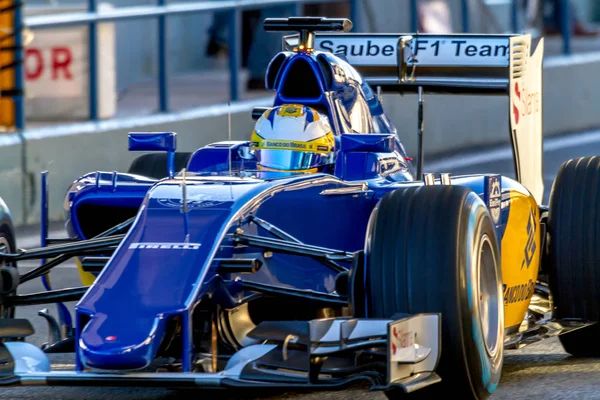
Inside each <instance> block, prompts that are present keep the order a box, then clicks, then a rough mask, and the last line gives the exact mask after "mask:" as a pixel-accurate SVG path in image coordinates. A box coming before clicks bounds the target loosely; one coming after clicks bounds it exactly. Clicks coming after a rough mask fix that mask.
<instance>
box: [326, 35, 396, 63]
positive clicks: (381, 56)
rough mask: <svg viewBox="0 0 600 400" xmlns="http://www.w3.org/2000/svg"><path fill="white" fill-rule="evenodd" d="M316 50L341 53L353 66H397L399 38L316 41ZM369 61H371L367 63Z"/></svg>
mask: <svg viewBox="0 0 600 400" xmlns="http://www.w3.org/2000/svg"><path fill="white" fill-rule="evenodd" d="M315 44H316V49H317V50H320V51H326V52H329V53H334V54H335V53H341V54H343V55H344V56H346V58H347V59H348V61H349V62H350V63H351V64H355V65H361V62H360V60H363V61H365V64H367V65H368V64H376V65H396V64H397V63H398V61H397V60H396V49H397V47H398V37H392V38H378V39H375V38H372V39H368V38H335V39H322V40H318V36H317V40H315ZM366 60H369V61H370V62H369V61H366Z"/></svg>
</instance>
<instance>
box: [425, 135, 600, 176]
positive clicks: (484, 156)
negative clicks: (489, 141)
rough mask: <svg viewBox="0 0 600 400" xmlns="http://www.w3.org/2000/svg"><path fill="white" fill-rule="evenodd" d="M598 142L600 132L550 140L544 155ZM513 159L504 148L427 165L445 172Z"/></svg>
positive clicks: (545, 143) (453, 157)
mask: <svg viewBox="0 0 600 400" xmlns="http://www.w3.org/2000/svg"><path fill="white" fill-rule="evenodd" d="M598 142H600V130H596V131H591V132H585V133H578V134H574V135H568V136H564V137H554V138H548V139H546V140H545V141H544V153H548V152H552V151H557V150H562V149H566V148H569V147H579V146H583V145H586V144H591V143H598ZM512 157H513V155H512V150H511V149H510V147H503V148H501V149H495V150H489V151H483V152H476V153H473V154H459V155H456V156H451V157H448V158H444V159H442V160H439V161H434V162H431V163H429V164H428V165H427V169H431V170H445V169H450V168H464V167H470V166H473V165H479V164H486V163H489V162H496V161H506V160H511V159H512Z"/></svg>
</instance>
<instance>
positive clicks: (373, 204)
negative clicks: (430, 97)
mask: <svg viewBox="0 0 600 400" xmlns="http://www.w3.org/2000/svg"><path fill="white" fill-rule="evenodd" d="M264 26H265V29H267V30H271V31H279V32H282V31H288V32H297V33H295V34H292V35H290V36H285V37H284V40H283V47H284V50H283V51H282V52H281V53H279V54H278V55H277V56H276V57H275V58H274V59H273V60H272V62H271V64H270V66H269V68H268V71H267V74H266V82H267V88H268V89H271V90H273V91H274V92H275V100H274V104H273V107H269V108H266V109H257V110H255V112H254V113H253V115H254V118H255V120H256V127H255V129H254V131H253V132H251V134H250V133H249V136H250V140H248V141H241V142H231V141H229V142H219V143H214V144H211V145H207V146H205V147H202V148H200V149H198V150H197V151H195V152H193V153H192V154H186V153H176V152H175V150H176V135H175V134H174V133H169V132H167V133H130V134H129V149H130V150H132V151H146V152H151V151H156V152H158V153H156V154H149V155H143V156H142V158H139V159H138V160H136V161H135V162H134V164H133V165H132V169H131V170H130V171H129V172H128V173H108V172H94V173H90V174H87V175H84V176H83V177H81V178H79V179H77V180H76V181H75V182H74V183H73V185H72V186H71V187H70V189H69V190H68V193H67V197H66V199H65V205H66V211H67V214H68V221H67V228H68V233H69V238H68V239H48V238H47V232H46V231H45V230H46V226H47V224H44V228H43V229H44V231H43V237H44V243H43V246H42V247H41V248H38V249H30V250H18V251H17V250H16V248H15V243H14V239H13V236H12V233H11V231H10V229H9V228H10V221H8V222H6V223H5V224H4V225H3V226H5V227H7V228H6V229H5V230H1V229H0V238H1V240H2V246H3V248H4V250H3V251H2V253H0V257H1V258H2V260H4V266H3V267H2V269H1V270H0V272H1V274H0V276H1V277H2V285H1V286H0V287H1V288H2V296H1V299H2V311H3V314H2V316H3V317H4V318H3V319H0V337H1V338H2V342H3V343H2V344H1V346H0V349H1V350H2V354H3V357H4V360H5V363H4V364H3V366H2V368H1V370H0V373H1V374H2V379H0V383H1V384H5V385H18V384H36V385H69V386H73V385H75V386H76V385H85V386H90V385H97V386H111V385H116V386H160V387H169V388H175V389H181V388H203V389H215V390H218V389H226V390H234V389H243V390H244V391H248V390H249V389H252V388H257V389H258V390H259V391H260V393H261V394H264V393H266V391H267V390H269V389H273V390H275V391H279V390H281V391H288V390H305V389H308V390H334V389H342V388H345V387H347V386H348V385H352V384H358V383H360V382H366V383H367V384H369V385H370V388H371V389H375V390H383V391H385V393H386V394H387V395H388V396H389V397H390V398H398V397H401V396H403V395H407V394H423V393H430V394H435V393H437V392H441V393H448V391H449V390H451V391H452V392H453V393H455V394H456V396H458V397H460V398H461V399H470V398H472V399H484V398H487V397H489V396H490V394H491V393H492V392H493V391H494V389H495V388H496V387H497V385H498V383H499V381H500V376H501V371H502V365H503V359H504V354H505V350H507V349H512V348H519V347H522V346H524V345H527V344H529V343H533V342H535V341H538V340H541V339H544V338H547V337H552V336H556V335H560V338H561V341H562V343H563V345H564V346H565V348H566V349H567V351H569V352H570V353H572V354H575V355H580V356H586V355H587V356H595V355H599V354H600V341H597V340H596V336H595V335H596V334H597V333H598V328H597V325H595V323H596V322H597V321H598V320H599V318H600V316H599V314H600V308H599V304H600V303H599V302H598V299H597V298H596V296H595V293H598V292H599V291H600V273H599V272H598V268H596V266H595V264H594V263H590V262H589V260H598V259H599V258H600V253H599V252H600V250H598V247H597V246H596V245H595V244H596V243H597V242H598V239H600V238H599V237H598V235H599V234H600V230H597V229H595V227H596V226H597V223H596V222H595V220H593V219H591V218H588V215H589V211H590V210H595V209H596V208H597V199H598V195H599V191H600V189H599V188H600V185H599V184H600V159H599V158H598V157H592V158H585V159H579V160H571V161H569V162H567V163H565V164H564V165H563V167H562V168H561V171H560V172H559V174H558V176H557V178H556V181H555V183H554V187H553V191H552V195H551V201H550V205H549V206H548V207H547V206H544V205H542V204H541V197H542V193H543V181H542V175H541V166H542V126H541V111H542V95H541V93H542V80H541V71H542V56H543V53H542V52H543V41H541V42H540V43H539V44H538V46H537V50H536V51H534V52H531V38H530V37H529V36H527V35H410V34H407V35H400V34H396V35H394V34H385V35H381V34H377V35H369V34H348V33H346V32H348V31H349V29H350V27H351V23H350V21H348V20H345V19H327V18H313V17H299V18H289V19H267V20H266V21H265V25H264ZM372 88H376V90H375V91H374V90H372ZM380 89H381V90H385V91H388V92H390V91H396V92H399V93H403V92H406V93H417V94H418V98H419V100H420V102H419V105H420V108H419V111H420V112H419V128H420V131H419V132H420V135H421V136H420V138H421V139H422V134H423V113H422V111H423V109H422V107H423V102H422V99H423V93H425V92H436V93H448V94H490V95H505V96H507V97H508V99H509V110H510V137H511V139H512V144H513V149H514V155H515V157H514V160H515V168H516V173H517V174H516V175H517V176H516V179H511V178H508V177H505V176H501V175H497V174H479V175H469V176H453V177H450V176H449V175H448V174H442V175H440V176H434V175H432V174H429V173H423V172H422V170H423V166H422V164H423V163H422V150H421V149H422V145H421V146H419V149H420V151H419V156H418V157H419V158H418V160H417V162H416V172H415V171H413V167H412V164H411V162H410V159H409V158H408V157H407V155H406V153H405V151H404V148H403V146H402V144H401V142H400V140H399V138H398V136H397V132H396V128H395V127H394V126H393V124H392V123H391V122H390V120H389V118H388V117H387V115H386V113H385V112H384V110H383V108H382V104H381V102H380V97H379V96H378V95H377V93H378V92H379V91H380ZM419 142H420V143H421V141H419ZM160 157H162V159H159V158H160ZM161 168H162V169H163V171H160V169H161ZM43 183H44V190H43V193H44V194H45V193H46V187H45V183H46V175H43ZM580 187H583V188H584V190H579V188H580ZM575 193H577V195H576V196H574V194H575ZM43 204H44V208H45V207H46V202H45V200H44V202H43ZM45 215H46V214H44V218H46V217H45ZM72 257H76V258H77V260H78V262H79V263H80V267H81V271H82V274H83V275H82V276H83V277H84V284H83V286H82V287H79V288H70V289H60V290H49V291H48V292H43V293H33V294H19V293H18V289H19V284H22V283H24V282H27V281H29V280H31V279H35V278H39V277H42V278H43V277H44V276H45V275H46V274H47V273H48V272H49V271H50V269H51V268H53V267H54V266H56V265H58V264H60V263H61V262H64V261H66V260H68V259H70V258H72ZM37 258H42V259H49V261H47V262H45V263H44V264H42V265H41V266H40V267H39V268H36V269H34V270H32V271H30V272H28V273H26V274H23V275H19V274H18V272H17V269H16V268H15V265H16V263H17V262H18V261H20V260H26V259H37ZM74 300H77V301H78V302H77V305H76V307H75V315H74V318H73V319H71V318H72V317H71V315H70V314H69V312H68V311H67V310H66V308H64V306H62V305H60V303H62V302H66V301H74ZM42 303H59V312H60V315H59V318H58V321H57V320H56V319H55V318H54V317H53V316H50V315H49V314H47V313H44V314H43V315H44V316H45V317H46V318H47V320H48V321H49V322H50V332H51V336H52V337H51V340H49V342H48V343H47V344H46V345H44V346H43V347H42V348H41V349H40V348H38V347H35V346H33V345H32V344H30V343H27V342H26V338H27V337H28V336H29V335H31V334H32V333H33V328H32V326H31V324H30V322H29V321H27V320H20V319H14V309H15V307H18V306H24V305H32V304H42ZM53 352H73V353H74V355H75V366H76V368H75V371H53V370H52V368H51V365H50V363H49V362H48V359H47V356H46V353H53Z"/></svg>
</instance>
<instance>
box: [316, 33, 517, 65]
mask: <svg viewBox="0 0 600 400" xmlns="http://www.w3.org/2000/svg"><path fill="white" fill-rule="evenodd" d="M406 38H407V39H408V40H406V42H405V43H406V46H405V55H404V57H405V59H404V61H405V62H407V63H409V65H412V64H418V65H426V66H427V65H429V66H469V65H480V66H501V67H507V66H508V64H509V54H510V53H509V50H510V41H509V39H508V38H495V37H491V38H490V37H469V38H463V37H460V38H459V37H447V36H428V37H427V38H419V37H413V38H412V39H411V38H410V36H407V37H406ZM401 39H402V37H400V36H396V35H385V34H384V35H381V36H377V35H357V36H347V37H344V36H338V35H335V36H328V35H317V37H316V38H315V49H316V50H319V51H326V52H330V53H334V54H336V53H337V54H342V55H344V56H345V57H346V59H347V60H348V62H350V64H352V65H355V66H367V65H371V66H397V65H398V47H399V42H400V40H401Z"/></svg>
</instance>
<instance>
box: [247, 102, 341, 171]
mask: <svg viewBox="0 0 600 400" xmlns="http://www.w3.org/2000/svg"><path fill="white" fill-rule="evenodd" d="M334 147H335V140H334V136H333V131H332V130H331V125H330V124H329V120H328V118H327V116H325V115H323V114H320V113H319V112H317V110H315V109H314V108H311V107H307V106H305V105H302V104H284V105H281V106H277V107H273V108H270V109H269V110H267V111H265V112H264V113H263V115H262V116H261V117H260V118H259V119H258V121H257V122H256V125H255V128H254V130H253V131H252V137H251V139H250V148H251V150H253V152H254V155H255V157H256V163H257V168H258V169H259V170H262V171H275V172H286V173H290V172H291V173H315V172H321V171H323V170H324V168H325V167H327V166H329V165H331V164H333V162H334V155H335V151H334Z"/></svg>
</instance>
